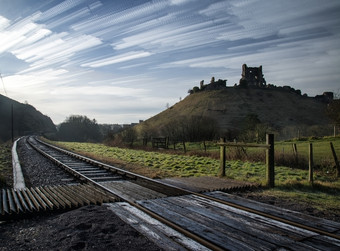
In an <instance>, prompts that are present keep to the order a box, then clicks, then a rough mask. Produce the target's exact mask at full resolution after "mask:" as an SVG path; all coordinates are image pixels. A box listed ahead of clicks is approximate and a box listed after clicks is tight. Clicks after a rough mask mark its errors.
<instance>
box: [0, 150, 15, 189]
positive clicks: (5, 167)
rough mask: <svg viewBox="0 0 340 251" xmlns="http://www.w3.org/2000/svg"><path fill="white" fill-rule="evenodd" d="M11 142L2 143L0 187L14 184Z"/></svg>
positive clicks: (0, 152)
mask: <svg viewBox="0 0 340 251" xmlns="http://www.w3.org/2000/svg"><path fill="white" fill-rule="evenodd" d="M12 172H13V171H12V155H11V144H0V188H4V187H10V186H12V184H11V183H12V179H11V177H12Z"/></svg>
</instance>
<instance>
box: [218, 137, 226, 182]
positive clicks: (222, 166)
mask: <svg viewBox="0 0 340 251" xmlns="http://www.w3.org/2000/svg"><path fill="white" fill-rule="evenodd" d="M220 142H221V143H225V138H220ZM225 149H226V146H225V145H221V146H220V174H219V176H220V177H224V176H225V160H226V150H225Z"/></svg>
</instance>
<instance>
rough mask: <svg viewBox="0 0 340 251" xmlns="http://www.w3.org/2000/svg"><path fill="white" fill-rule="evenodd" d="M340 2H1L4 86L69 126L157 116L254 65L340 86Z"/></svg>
mask: <svg viewBox="0 0 340 251" xmlns="http://www.w3.org/2000/svg"><path fill="white" fill-rule="evenodd" d="M339 17H340V1H338V0H334V1H331V0H298V1H297V0H284V1H282V0H271V1H267V0H228V1H221V0H154V1H143V0H133V1H132V0H124V1H123V0H122V1H118V0H117V1H116V0H112V1H111V0H66V1H60V0H58V1H57V0H0V73H1V77H2V82H1V83H0V94H2V95H7V96H8V97H9V98H12V99H15V100H17V101H19V102H23V103H24V102H27V103H29V104H31V105H33V106H34V107H35V108H36V109H37V110H39V111H41V112H42V113H43V114H45V115H48V116H49V117H51V119H52V120H53V122H54V123H55V124H59V123H61V122H63V121H65V119H66V118H67V117H69V116H70V115H85V116H87V117H89V118H90V119H96V120H97V122H98V123H109V124H116V123H118V124H123V123H134V122H138V121H139V120H146V119H148V118H150V117H152V116H154V115H156V114H158V113H159V112H161V111H163V110H164V109H166V107H167V106H169V105H170V106H171V105H174V104H175V103H177V102H179V101H180V100H182V99H184V98H185V97H186V96H187V95H188V90H189V89H192V88H193V87H194V86H199V83H200V81H201V80H204V81H205V83H209V82H210V79H211V77H213V76H214V77H215V79H226V80H227V86H233V85H234V84H235V83H239V79H240V78H241V73H242V64H244V63H246V64H247V65H248V66H250V67H258V66H260V65H262V67H263V73H264V77H265V79H266V81H267V83H271V84H274V85H277V86H283V85H289V86H291V87H293V88H295V89H300V90H301V92H302V93H306V94H307V95H308V96H315V95H318V94H322V93H323V92H325V91H333V92H335V93H339V92H340V18H339Z"/></svg>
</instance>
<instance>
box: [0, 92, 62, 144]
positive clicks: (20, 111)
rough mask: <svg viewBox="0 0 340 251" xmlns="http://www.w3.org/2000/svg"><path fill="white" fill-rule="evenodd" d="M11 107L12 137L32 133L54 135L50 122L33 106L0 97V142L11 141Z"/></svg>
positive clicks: (53, 128)
mask: <svg viewBox="0 0 340 251" xmlns="http://www.w3.org/2000/svg"><path fill="white" fill-rule="evenodd" d="M12 105H13V131H14V137H18V136H22V135H27V134H33V133H54V132H56V128H55V125H54V124H53V122H52V120H51V119H50V118H49V117H48V116H45V115H43V114H42V113H41V112H39V111H37V110H36V109H35V108H34V107H33V106H31V105H28V104H22V103H19V102H17V101H15V100H13V99H10V98H7V97H5V96H3V95H0V118H1V119H0V141H7V140H9V139H11V135H12Z"/></svg>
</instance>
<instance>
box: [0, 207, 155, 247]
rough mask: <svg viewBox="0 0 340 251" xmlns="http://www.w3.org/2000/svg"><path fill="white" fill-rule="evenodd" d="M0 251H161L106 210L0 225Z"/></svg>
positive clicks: (69, 213) (83, 209)
mask: <svg viewBox="0 0 340 251" xmlns="http://www.w3.org/2000/svg"><path fill="white" fill-rule="evenodd" d="M0 250H15V251H18V250H161V248H159V247H158V246H157V245H155V244H154V243H153V242H150V241H149V240H148V239H147V238H145V237H144V236H143V235H141V234H140V233H139V232H137V231H136V230H134V229H133V228H132V227H131V226H129V225H127V224H126V223H125V222H123V221H122V220H121V219H120V218H118V217H117V216H116V215H115V214H114V213H113V212H112V211H111V210H108V209H106V206H86V207H82V208H79V209H76V210H73V211H69V212H66V213H61V214H54V215H45V216H36V217H34V218H31V219H25V220H24V219H22V220H18V221H14V222H9V223H1V224H0Z"/></svg>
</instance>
